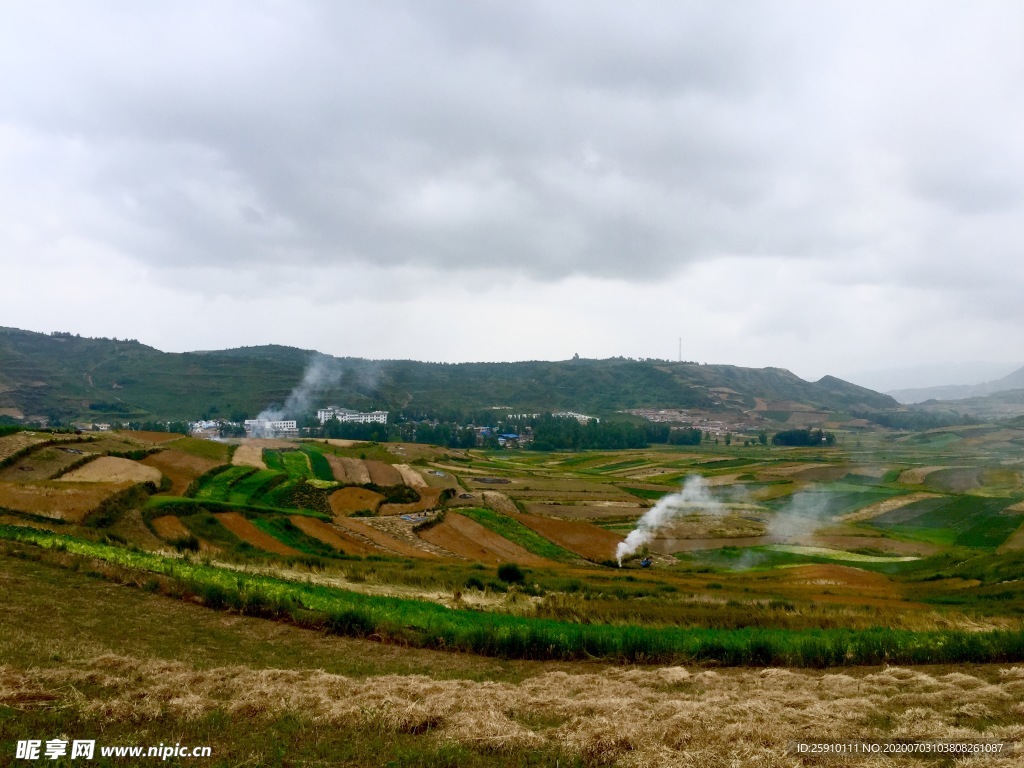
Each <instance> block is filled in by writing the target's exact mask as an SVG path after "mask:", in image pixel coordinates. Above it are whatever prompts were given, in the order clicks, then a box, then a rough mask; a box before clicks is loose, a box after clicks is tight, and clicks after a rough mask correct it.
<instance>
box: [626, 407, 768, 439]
mask: <svg viewBox="0 0 1024 768" xmlns="http://www.w3.org/2000/svg"><path fill="white" fill-rule="evenodd" d="M622 413H628V414H631V415H633V416H640V417H641V418H644V419H647V420H648V421H652V422H654V423H655V424H678V425H682V426H685V427H696V428H697V429H700V430H702V431H704V432H710V433H711V434H713V435H724V434H726V433H730V432H731V433H733V434H735V433H737V432H746V431H750V430H756V429H757V427H756V426H754V425H753V424H746V423H744V422H726V421H719V420H716V419H709V418H707V417H705V416H695V415H692V414H690V413H688V412H686V411H684V410H683V409H682V408H630V409H628V410H625V411H622Z"/></svg>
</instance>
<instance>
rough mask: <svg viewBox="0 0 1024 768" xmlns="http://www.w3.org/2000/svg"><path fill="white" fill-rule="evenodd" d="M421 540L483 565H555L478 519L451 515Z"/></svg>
mask: <svg viewBox="0 0 1024 768" xmlns="http://www.w3.org/2000/svg"><path fill="white" fill-rule="evenodd" d="M420 538H422V539H423V540H424V541H429V542H430V543H431V544H436V545H437V546H439V547H442V548H444V549H447V550H448V551H449V552H452V553H454V554H456V555H458V556H459V557H464V558H466V559H467V560H473V561H476V562H480V563H491V564H497V563H517V564H519V565H530V566H534V567H542V568H543V567H548V566H554V565H555V563H553V562H552V561H550V560H547V559H545V558H543V557H540V556H539V555H535V554H533V553H532V552H530V551H528V550H526V549H523V548H522V547H521V546H519V545H518V544H515V543H513V542H511V541H509V540H508V539H506V538H505V537H503V536H499V535H498V534H496V533H495V532H494V531H492V530H490V529H488V528H485V527H484V526H482V525H480V523H478V522H476V521H475V520H470V519H469V518H468V517H463V516H462V515H460V514H457V513H454V512H449V513H448V514H447V515H446V516H445V519H444V521H443V522H441V523H438V524H437V525H435V526H434V527H432V528H428V529H427V530H425V531H423V532H422V533H421V534H420Z"/></svg>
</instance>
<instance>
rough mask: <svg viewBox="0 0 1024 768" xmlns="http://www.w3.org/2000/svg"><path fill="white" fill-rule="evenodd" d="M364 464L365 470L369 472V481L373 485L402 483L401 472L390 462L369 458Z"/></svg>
mask: <svg viewBox="0 0 1024 768" xmlns="http://www.w3.org/2000/svg"><path fill="white" fill-rule="evenodd" d="M364 464H365V465H366V470H367V472H369V473H370V482H372V483H373V484H374V485H380V486H389V485H402V482H403V481H402V473H401V472H399V471H398V470H397V469H395V468H394V467H393V466H392V465H391V464H386V463H384V462H383V461H373V460H371V459H367V460H366V461H365V462H364Z"/></svg>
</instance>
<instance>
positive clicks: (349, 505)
mask: <svg viewBox="0 0 1024 768" xmlns="http://www.w3.org/2000/svg"><path fill="white" fill-rule="evenodd" d="M382 501H384V497H383V496H381V495H380V494H379V493H377V492H375V491H371V490H369V489H367V488H339V489H338V490H336V491H335V492H334V493H332V494H331V496H330V502H331V511H332V512H334V514H335V515H339V516H343V517H348V516H349V515H351V514H352V513H353V512H359V511H360V510H363V509H368V510H370V511H371V512H375V511H377V507H379V506H380V503H381V502H382Z"/></svg>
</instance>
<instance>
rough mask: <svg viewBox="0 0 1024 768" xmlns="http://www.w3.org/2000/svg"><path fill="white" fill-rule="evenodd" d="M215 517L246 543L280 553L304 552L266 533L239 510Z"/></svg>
mask: <svg viewBox="0 0 1024 768" xmlns="http://www.w3.org/2000/svg"><path fill="white" fill-rule="evenodd" d="M214 517H216V518H217V521H218V522H219V523H220V524H221V525H223V526H224V527H225V528H227V529H228V530H229V531H231V532H232V533H233V534H235V536H237V537H238V538H240V539H241V540H242V541H244V542H245V543H246V544H252V545H253V546H254V547H257V548H259V549H262V550H264V551H266V552H273V553H275V554H278V555H301V554H302V553H301V552H299V551H298V550H295V549H292V548H291V547H289V546H288V545H286V544H282V543H281V542H280V541H278V540H277V539H275V538H274V537H273V536H270V535H268V534H266V533H264V532H263V531H261V530H260V529H259V528H257V527H256V526H255V525H253V524H252V523H250V522H249V521H248V520H246V519H245V518H244V517H243V516H242V515H240V514H238V513H237V512H221V513H219V514H216V515H214Z"/></svg>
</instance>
